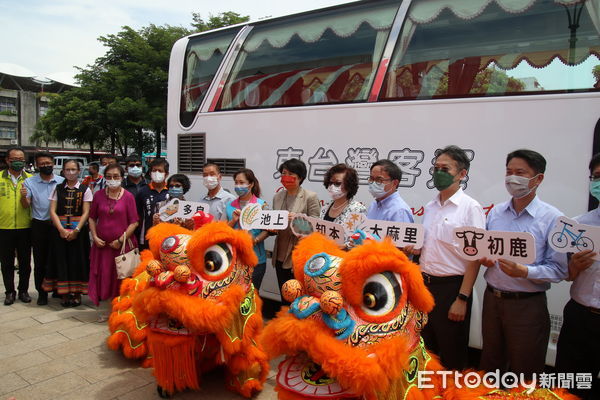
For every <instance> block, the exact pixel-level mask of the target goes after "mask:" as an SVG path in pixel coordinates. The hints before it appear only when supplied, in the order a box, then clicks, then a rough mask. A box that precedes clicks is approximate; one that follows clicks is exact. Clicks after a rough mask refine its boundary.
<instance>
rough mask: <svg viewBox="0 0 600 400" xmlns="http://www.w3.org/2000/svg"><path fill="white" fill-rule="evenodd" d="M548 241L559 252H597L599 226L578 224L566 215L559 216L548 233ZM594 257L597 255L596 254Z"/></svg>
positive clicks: (599, 233)
mask: <svg viewBox="0 0 600 400" xmlns="http://www.w3.org/2000/svg"><path fill="white" fill-rule="evenodd" d="M548 243H550V247H552V248H553V249H554V250H556V251H557V252H559V253H579V252H580V251H584V250H592V251H595V252H596V253H598V248H599V247H600V227H598V226H592V225H584V224H580V223H578V222H577V221H575V220H573V219H570V218H567V217H559V218H557V220H556V224H555V225H554V228H553V229H552V231H551V232H550V235H548ZM596 259H599V257H598V256H596Z"/></svg>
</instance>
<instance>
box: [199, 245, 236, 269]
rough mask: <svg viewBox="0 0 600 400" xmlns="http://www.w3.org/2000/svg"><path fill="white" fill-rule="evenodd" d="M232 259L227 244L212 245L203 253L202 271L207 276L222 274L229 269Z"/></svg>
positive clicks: (229, 247)
mask: <svg viewBox="0 0 600 400" xmlns="http://www.w3.org/2000/svg"><path fill="white" fill-rule="evenodd" d="M232 258H233V256H232V252H231V246H229V244H227V243H219V244H214V245H212V246H210V247H209V248H208V249H206V252H204V269H205V271H206V273H207V274H208V275H219V274H222V273H223V272H225V271H226V270H227V268H229V264H230V263H231V261H232Z"/></svg>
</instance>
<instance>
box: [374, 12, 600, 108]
mask: <svg viewBox="0 0 600 400" xmlns="http://www.w3.org/2000/svg"><path fill="white" fill-rule="evenodd" d="M471 2H472V3H473V4H472V6H471V7H469V6H468V5H467V4H464V3H468V1H464V2H460V4H461V7H460V9H458V7H456V9H455V8H454V7H455V6H456V5H457V4H458V2H451V1H447V2H445V1H439V2H438V4H437V8H436V7H426V5H425V4H423V2H413V3H412V5H411V7H410V9H409V11H408V15H407V17H406V20H405V23H404V26H403V29H402V32H401V33H400V38H399V39H398V41H397V48H396V49H395V51H394V54H393V56H392V60H391V62H390V67H389V69H388V74H387V77H386V79H385V80H384V84H383V87H382V90H381V92H380V95H379V99H380V100H404V99H407V100H408V99H430V98H444V97H472V96H489V95H507V94H523V93H543V92H551V91H552V92H564V91H573V90H594V85H595V84H596V85H597V84H598V83H597V82H595V79H594V75H593V74H592V69H593V68H594V67H595V66H596V65H598V64H599V63H600V60H599V57H600V35H599V32H598V29H600V21H598V18H599V16H598V15H595V14H596V13H595V12H593V7H592V6H593V4H592V5H586V4H584V3H580V4H575V3H576V2H573V4H570V5H562V4H559V2H552V1H542V0H536V1H531V2H530V4H529V5H528V6H527V7H525V9H517V8H518V7H516V6H512V7H516V9H511V4H510V2H506V1H503V0H498V1H493V2H485V3H482V2H479V1H473V0H471ZM582 8H583V9H582ZM565 9H568V10H569V12H570V13H571V15H573V13H574V12H575V11H577V10H580V9H582V12H581V18H580V20H579V27H578V28H577V30H576V32H575V38H576V41H573V40H572V39H573V38H572V37H571V31H570V30H569V20H568V16H567V12H566V10H565Z"/></svg>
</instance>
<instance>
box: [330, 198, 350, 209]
mask: <svg viewBox="0 0 600 400" xmlns="http://www.w3.org/2000/svg"><path fill="white" fill-rule="evenodd" d="M347 204H348V200H346V201H344V202H343V203H342V204H341V205H339V206H336V205H335V203H333V204H331V210H333V211H337V210H339V209H341V208H344V207H346V205H347Z"/></svg>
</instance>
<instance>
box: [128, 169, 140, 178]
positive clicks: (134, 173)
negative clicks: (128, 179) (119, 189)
mask: <svg viewBox="0 0 600 400" xmlns="http://www.w3.org/2000/svg"><path fill="white" fill-rule="evenodd" d="M127 173H128V174H129V176H132V177H133V178H139V177H140V176H142V168H141V167H129V168H128V169H127Z"/></svg>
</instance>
